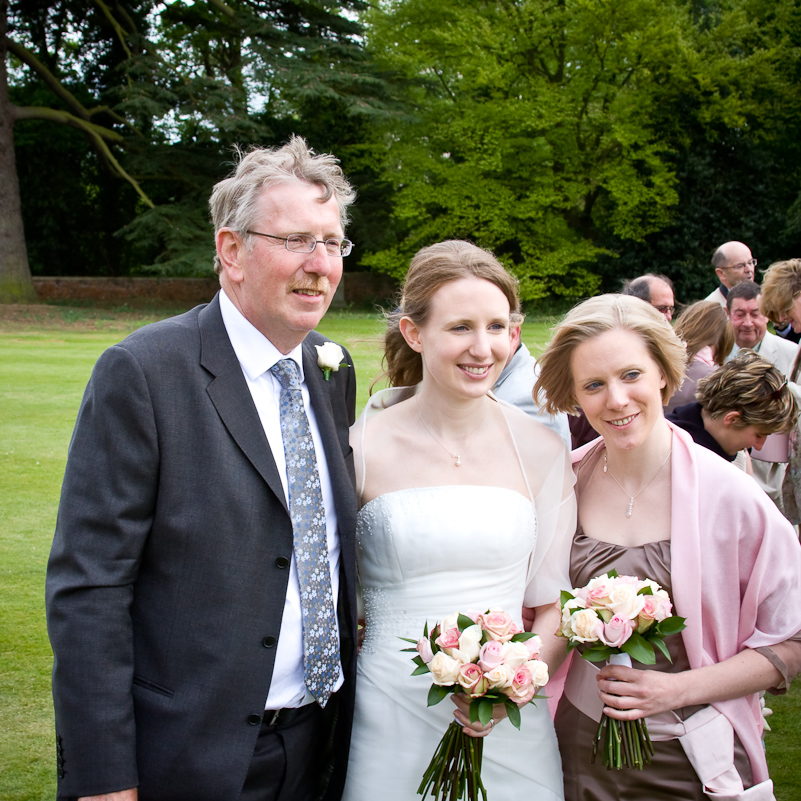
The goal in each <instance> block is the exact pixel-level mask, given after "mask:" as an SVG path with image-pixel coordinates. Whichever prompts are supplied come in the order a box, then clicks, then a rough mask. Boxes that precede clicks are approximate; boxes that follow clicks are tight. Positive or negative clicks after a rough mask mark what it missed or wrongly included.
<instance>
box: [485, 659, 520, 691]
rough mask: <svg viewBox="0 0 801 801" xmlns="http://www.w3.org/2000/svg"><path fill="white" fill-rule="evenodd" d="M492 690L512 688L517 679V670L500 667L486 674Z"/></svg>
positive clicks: (506, 666) (507, 666)
mask: <svg viewBox="0 0 801 801" xmlns="http://www.w3.org/2000/svg"><path fill="white" fill-rule="evenodd" d="M484 678H485V679H486V680H487V685H488V688H489V689H490V690H506V689H508V688H509V687H511V686H512V682H513V681H514V678H515V669H514V668H512V667H510V666H509V665H498V667H496V668H493V669H492V670H490V671H488V672H487V673H485V674H484Z"/></svg>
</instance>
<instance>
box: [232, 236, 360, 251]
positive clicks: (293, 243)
mask: <svg viewBox="0 0 801 801" xmlns="http://www.w3.org/2000/svg"><path fill="white" fill-rule="evenodd" d="M245 233H246V234H254V235H255V236H266V237H269V238H270V239H280V240H282V241H283V243H284V246H285V247H286V249H287V250H289V251H291V252H292V253H314V249H315V248H316V247H317V245H325V250H326V253H328V255H329V256H349V255H350V252H351V251H352V250H353V242H351V241H350V239H315V238H314V237H313V236H312V235H311V234H290V235H289V236H276V235H275V234H262V233H260V232H259V231H245Z"/></svg>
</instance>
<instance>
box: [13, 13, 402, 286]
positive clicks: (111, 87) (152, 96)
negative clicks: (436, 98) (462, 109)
mask: <svg viewBox="0 0 801 801" xmlns="http://www.w3.org/2000/svg"><path fill="white" fill-rule="evenodd" d="M12 2H13V5H12V9H11V17H12V19H13V22H14V31H13V36H10V37H6V38H5V39H4V41H5V42H6V43H7V45H8V47H9V49H10V51H11V53H12V55H13V57H14V76H13V81H12V84H13V85H12V92H13V93H14V100H15V101H16V102H14V103H12V105H11V109H10V113H9V119H11V120H12V121H15V122H20V121H22V120H24V121H29V120H34V121H35V122H28V123H27V124H28V125H30V126H31V128H30V129H29V130H30V135H29V136H26V137H21V136H20V137H19V138H18V146H20V147H27V148H28V149H27V151H26V155H27V156H29V158H30V163H29V164H28V163H26V170H25V176H24V178H25V182H24V184H23V190H25V189H30V190H31V191H36V189H37V180H38V179H37V178H36V177H35V173H34V170H36V169H37V166H38V165H40V164H41V162H40V156H43V155H44V154H43V153H40V152H39V151H43V150H44V149H45V148H42V147H41V146H40V145H38V143H37V136H38V132H37V131H36V129H35V127H34V126H35V125H38V124H41V122H42V121H48V122H59V123H63V124H65V125H68V126H71V127H72V128H73V129H74V130H79V131H80V132H81V134H82V136H84V137H85V139H86V141H87V142H89V143H90V144H91V147H92V149H91V151H90V150H88V149H87V151H86V154H87V155H86V156H85V157H84V159H83V161H84V163H82V164H81V170H83V173H82V177H83V180H81V181H78V182H77V184H78V185H77V186H75V183H76V182H75V181H70V183H72V184H73V192H78V191H81V192H83V196H84V198H85V199H86V202H85V206H86V211H87V214H90V213H92V208H93V207H96V205H94V204H97V203H101V202H102V204H103V208H102V213H101V214H99V215H98V214H96V213H95V216H96V217H100V218H101V219H103V221H104V222H106V227H105V230H104V231H103V232H102V236H98V237H96V241H97V242H100V243H104V244H105V246H106V247H105V249H106V251H112V250H114V251H115V252H114V253H113V254H111V255H110V256H107V257H106V258H105V259H104V258H102V257H101V258H98V261H101V262H103V269H106V270H114V269H115V266H114V263H115V262H116V263H117V265H118V266H117V269H122V270H128V269H131V270H136V269H149V270H150V271H152V272H156V273H166V274H173V275H175V274H179V275H192V274H204V273H205V274H208V271H209V270H210V266H211V256H210V243H211V241H212V239H211V232H210V227H209V223H208V219H207V210H206V204H207V200H208V196H209V193H210V190H211V186H212V185H213V184H214V183H215V182H216V181H217V180H219V178H221V177H222V173H223V172H226V171H227V170H228V165H227V164H226V162H228V163H230V161H231V160H232V157H233V154H232V145H234V144H241V145H244V146H247V145H249V144H251V143H259V144H279V143H280V142H282V141H283V140H284V139H285V138H286V136H287V135H288V134H289V133H290V132H292V131H293V130H300V131H301V132H302V129H304V128H314V127H315V126H314V125H309V123H308V122H307V119H308V118H312V119H314V120H316V119H317V118H318V117H319V116H320V113H319V112H320V109H321V108H322V109H323V115H325V114H330V115H334V114H338V115H340V116H342V117H345V118H347V119H353V120H362V119H368V118H369V117H370V116H371V115H373V114H382V113H385V110H386V88H385V83H384V81H383V80H382V79H381V78H380V77H374V76H373V75H372V74H371V70H370V67H369V65H368V64H367V62H366V59H365V54H364V50H363V48H362V44H361V39H360V33H361V27H360V25H359V23H358V22H356V21H355V12H356V11H358V10H359V9H360V8H361V0H342V2H338V3H329V2H328V0H314V2H299V0H228V2H224V1H223V0H206V2H201V1H200V0H198V2H188V1H187V2H184V0H174V2H171V3H170V4H156V3H154V2H153V0H114V2H109V0H93V3H92V6H91V8H90V9H89V11H88V12H87V10H86V8H85V3H82V2H80V1H79V0H58V1H56V2H43V1H42V0H12ZM329 129H331V130H333V126H329ZM26 130H27V129H26ZM316 130H317V132H318V141H316V142H313V143H312V144H313V145H315V146H316V147H317V148H318V149H326V148H327V145H328V141H327V140H330V139H333V138H335V136H332V135H330V134H329V135H327V136H326V128H325V127H324V126H317V128H316ZM39 141H40V140H39ZM63 141H64V145H65V146H69V147H71V148H73V147H75V142H74V139H70V140H67V139H66V138H65V139H64V140H63ZM44 163H45V164H46V162H44ZM68 166H69V167H70V168H72V167H73V166H74V165H68ZM60 168H61V169H64V166H63V165H60ZM38 169H39V173H40V174H41V171H42V167H41V166H38ZM120 179H122V180H120ZM0 182H2V176H0ZM40 195H41V193H40ZM46 200H47V199H46V198H42V197H41V196H40V197H39V198H37V201H36V202H26V201H25V200H24V199H23V209H24V210H25V209H30V211H31V214H32V215H33V214H34V211H35V212H41V211H42V210H43V209H45V210H47V211H48V213H51V212H50V209H49V208H48V203H47V202H45V201H46ZM80 205H81V204H80V203H77V202H76V203H74V204H72V206H71V207H70V209H69V213H72V212H73V211H74V208H75V207H80ZM62 216H63V217H64V218H66V217H67V214H63V215H62ZM34 218H35V219H36V222H37V229H38V230H39V231H41V230H42V228H43V227H42V225H41V222H40V220H39V219H38V218H36V217H34ZM63 222H64V220H63V219H62V220H59V225H62V224H63ZM52 228H53V226H52V218H51V225H50V226H48V225H45V226H44V229H45V230H50V229H52ZM92 230H93V231H94V229H93V228H92ZM70 235H71V236H73V239H72V242H75V241H77V240H76V239H75V236H74V235H73V232H70ZM64 239H66V237H64ZM88 241H89V237H88V236H86V237H84V240H83V242H88ZM48 244H49V245H52V247H53V249H55V248H56V247H63V246H64V243H62V242H60V241H58V239H57V238H56V237H55V236H53V237H51V238H50V239H49V240H48ZM37 250H38V251H39V252H44V250H43V249H42V248H37ZM81 250H82V246H78V247H75V246H73V247H72V251H73V253H79V252H81ZM49 252H51V253H52V252H53V250H51V251H49ZM71 255H72V254H71ZM76 261H80V258H79V257H76ZM123 262H124V263H123ZM120 263H122V264H121V266H120ZM0 265H2V266H0V270H3V269H5V261H3V262H0ZM143 265H144V267H143Z"/></svg>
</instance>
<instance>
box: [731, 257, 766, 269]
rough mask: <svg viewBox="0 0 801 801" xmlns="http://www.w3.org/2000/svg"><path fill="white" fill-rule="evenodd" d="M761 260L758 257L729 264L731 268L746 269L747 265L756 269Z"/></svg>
mask: <svg viewBox="0 0 801 801" xmlns="http://www.w3.org/2000/svg"><path fill="white" fill-rule="evenodd" d="M757 264H759V262H758V261H757V260H756V259H748V261H741V262H738V263H737V264H730V265H729V266H728V269H729V270H744V269H745V268H746V267H753V268H754V269H755V270H756V266H757Z"/></svg>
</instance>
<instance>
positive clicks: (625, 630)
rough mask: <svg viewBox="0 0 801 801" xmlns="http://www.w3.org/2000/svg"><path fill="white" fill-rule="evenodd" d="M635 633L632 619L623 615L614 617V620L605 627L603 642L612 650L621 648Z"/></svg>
mask: <svg viewBox="0 0 801 801" xmlns="http://www.w3.org/2000/svg"><path fill="white" fill-rule="evenodd" d="M633 631H634V624H633V623H632V621H631V619H630V618H628V617H624V616H623V615H613V616H612V619H611V620H610V621H609V622H608V623H606V624H605V625H604V632H603V635H602V636H601V640H602V642H603V643H604V644H606V645H608V646H609V647H610V648H620V646H621V645H623V643H624V642H626V640H628V638H629V637H631V633H632V632H633Z"/></svg>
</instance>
